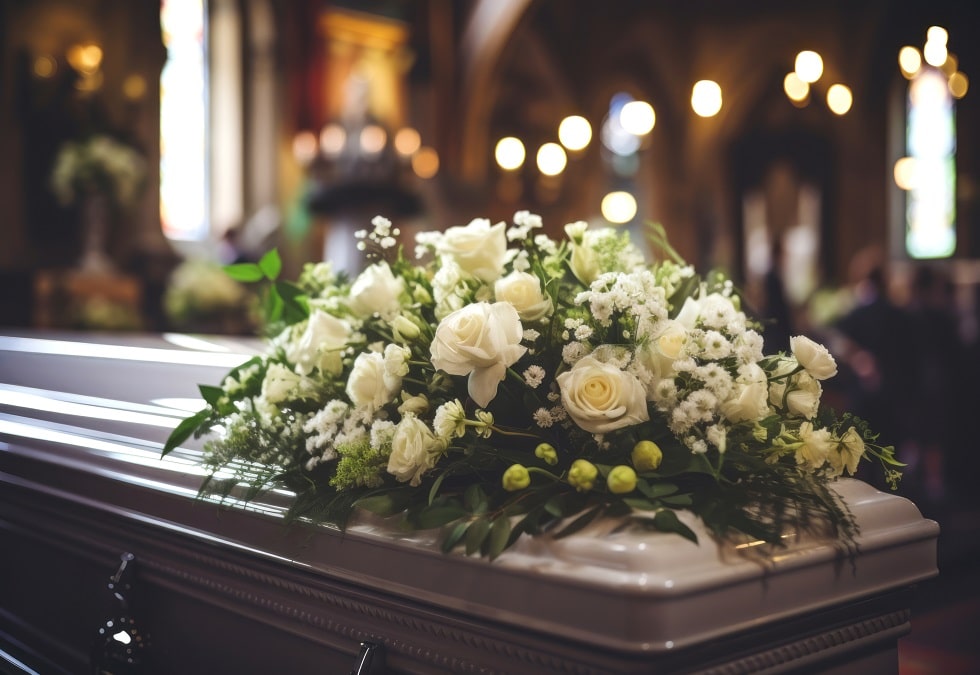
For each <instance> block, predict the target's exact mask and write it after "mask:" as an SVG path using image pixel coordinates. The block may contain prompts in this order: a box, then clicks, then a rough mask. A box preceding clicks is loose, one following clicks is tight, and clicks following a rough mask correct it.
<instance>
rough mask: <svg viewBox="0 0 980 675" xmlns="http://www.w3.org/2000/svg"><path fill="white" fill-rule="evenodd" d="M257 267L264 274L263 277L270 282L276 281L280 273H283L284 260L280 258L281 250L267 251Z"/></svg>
mask: <svg viewBox="0 0 980 675" xmlns="http://www.w3.org/2000/svg"><path fill="white" fill-rule="evenodd" d="M257 267H258V268H259V271H260V272H261V273H262V276H264V277H265V278H266V279H268V280H270V281H275V280H276V278H277V277H278V276H279V272H281V271H282V259H281V258H280V257H279V249H275V248H274V249H272V250H270V251H267V252H266V254H265V255H263V256H262V257H261V258H260V259H259V264H258V265H257Z"/></svg>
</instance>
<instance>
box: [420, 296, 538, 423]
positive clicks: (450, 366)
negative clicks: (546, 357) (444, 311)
mask: <svg viewBox="0 0 980 675" xmlns="http://www.w3.org/2000/svg"><path fill="white" fill-rule="evenodd" d="M523 337H524V329H523V327H522V326H521V319H520V316H518V314H517V310H516V309H514V306H513V305H511V304H510V303H506V302H495V303H493V304H492V305H491V304H489V303H486V302H478V303H474V304H471V305H465V306H463V307H462V308H460V309H458V310H456V311H455V312H452V313H451V314H449V315H448V316H447V317H445V318H444V319H443V320H442V321H440V322H439V326H438V327H437V328H436V335H435V339H433V341H432V345H431V346H430V348H429V349H430V351H431V354H432V365H433V366H435V367H436V369H438V370H441V371H443V372H446V373H449V374H450V375H469V382H468V390H469V394H470V398H472V399H473V400H474V401H475V402H476V404H477V405H479V406H480V407H481V408H485V407H486V406H487V405H489V404H490V401H492V400H493V398H494V397H495V396H496V395H497V387H498V385H499V384H500V383H501V382H502V381H503V379H504V377H505V376H506V375H507V368H509V367H510V366H512V365H514V364H515V363H516V362H517V361H518V360H519V359H520V358H521V357H522V356H524V354H525V353H526V352H527V347H522V346H521V344H520V343H521V339H522V338H523Z"/></svg>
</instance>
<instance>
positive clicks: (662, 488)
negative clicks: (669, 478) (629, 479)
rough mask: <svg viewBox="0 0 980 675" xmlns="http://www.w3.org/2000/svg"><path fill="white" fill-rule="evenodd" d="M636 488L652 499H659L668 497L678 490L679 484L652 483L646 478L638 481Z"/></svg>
mask: <svg viewBox="0 0 980 675" xmlns="http://www.w3.org/2000/svg"><path fill="white" fill-rule="evenodd" d="M636 489H637V490H638V491H639V492H640V493H641V494H642V495H643V496H644V497H649V498H650V499H657V498H658V497H666V496H667V495H672V494H674V493H675V492H677V489H678V488H677V486H676V485H674V484H673V483H662V482H659V481H658V482H656V483H653V484H652V485H651V484H650V483H648V482H647V481H645V480H642V479H640V480H638V481H636Z"/></svg>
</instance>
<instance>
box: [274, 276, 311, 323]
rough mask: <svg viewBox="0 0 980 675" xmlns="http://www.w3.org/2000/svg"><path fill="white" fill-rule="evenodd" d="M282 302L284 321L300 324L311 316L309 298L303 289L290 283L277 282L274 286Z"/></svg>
mask: <svg viewBox="0 0 980 675" xmlns="http://www.w3.org/2000/svg"><path fill="white" fill-rule="evenodd" d="M273 292H275V293H276V294H277V295H278V296H279V299H280V300H282V309H283V319H284V320H285V321H286V322H287V323H298V322H299V321H302V320H303V319H305V318H307V317H308V316H309V315H310V303H309V298H308V297H307V296H306V293H305V292H304V291H303V289H302V288H300V287H299V286H297V285H296V284H293V283H290V282H288V281H277V282H276V283H275V285H274V286H273Z"/></svg>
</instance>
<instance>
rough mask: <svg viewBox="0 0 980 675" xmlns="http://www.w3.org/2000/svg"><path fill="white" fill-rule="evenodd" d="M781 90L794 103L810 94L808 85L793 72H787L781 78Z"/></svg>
mask: <svg viewBox="0 0 980 675" xmlns="http://www.w3.org/2000/svg"><path fill="white" fill-rule="evenodd" d="M783 91H785V92H786V96H788V97H789V100H791V101H793V102H795V103H802V102H803V101H806V99H807V97H808V96H810V85H809V84H807V83H806V82H804V81H803V80H801V79H800V76H799V75H797V74H796V73H795V72H793V73H787V75H786V77H784V78H783Z"/></svg>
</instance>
